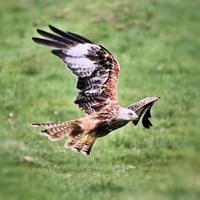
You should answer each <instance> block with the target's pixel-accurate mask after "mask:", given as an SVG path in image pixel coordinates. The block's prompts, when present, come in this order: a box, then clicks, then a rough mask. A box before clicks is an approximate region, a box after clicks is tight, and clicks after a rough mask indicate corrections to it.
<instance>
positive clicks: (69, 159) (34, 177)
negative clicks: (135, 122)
mask: <svg viewBox="0 0 200 200" xmlns="http://www.w3.org/2000/svg"><path fill="white" fill-rule="evenodd" d="M199 6H200V3H199V1H198V0H196V1H195V0H193V1H188V0H168V1H167V0H166V1H164V0H134V1H133V0H126V1H123V3H122V1H120V0H118V1H112V2H111V1H110V2H108V1H107V0H103V1H89V0H87V1H81V0H78V1H57V2H56V1H53V0H45V1H42V0H19V1H14V0H9V1H1V2H0V24H1V29H0V199H2V200H11V199H12V200H21V199H29V200H32V199H34V200H35V199H42V200H46V199H48V200H51V199H52V200H53V199H59V200H62V199H65V200H67V199H76V200H78V199H88V200H90V199H95V200H98V199H109V200H112V199H113V200H119V199H120V200H125V199H141V200H142V199H174V200H177V199H181V200H184V199H199V196H200V159H199V151H200V145H199V141H200V134H199V127H198V125H199V112H200V109H199V99H198V98H199V89H200V88H199V78H200V77H199V74H200V67H199V65H200V62H199V51H200V40H199V32H200V24H199V21H200V12H199ZM48 23H51V24H53V25H56V26H57V27H60V28H63V29H64V30H70V31H73V32H77V33H81V34H83V35H85V36H87V37H88V38H90V39H91V40H94V41H96V42H97V43H100V44H102V45H104V46H105V47H106V48H108V49H109V50H110V51H112V52H113V53H114V54H115V56H116V57H117V59H118V60H119V62H120V63H121V75H120V81H119V101H120V103H121V104H122V105H124V106H127V105H129V104H131V103H132V102H134V101H136V100H139V99H140V98H143V97H145V96H149V95H157V96H161V97H162V99H161V100H160V102H159V103H157V104H156V105H155V107H154V108H153V124H154V127H153V128H152V129H151V130H144V128H143V127H142V126H141V125H139V126H138V127H134V126H132V125H131V124H129V125H128V126H126V127H125V128H123V129H120V130H117V131H115V132H114V133H112V134H110V135H109V136H107V137H105V138H102V139H100V140H99V141H97V143H96V145H95V147H94V148H93V151H92V154H91V156H89V157H83V156H81V155H78V154H74V153H72V152H69V151H67V150H65V149H64V148H63V143H64V141H60V142H57V143H52V142H50V141H48V140H47V139H46V138H43V137H40V136H38V135H37V134H36V131H34V130H32V129H31V128H30V127H29V126H28V124H29V123H31V122H45V121H53V122H54V121H63V120H69V119H73V118H77V117H80V116H82V115H83V114H82V113H81V111H79V110H78V109H77V108H76V106H75V105H74V104H73V100H74V97H75V94H76V92H75V82H76V80H75V79H74V77H72V76H71V74H70V73H68V72H67V71H66V70H65V69H64V67H63V65H62V64H61V62H60V61H59V59H57V58H56V57H54V56H51V55H50V53H49V50H48V49H47V48H42V47H41V46H40V47H39V46H37V45H35V44H34V43H33V42H32V41H31V37H32V36H33V35H35V29H36V27H40V28H44V29H46V28H47V25H48Z"/></svg>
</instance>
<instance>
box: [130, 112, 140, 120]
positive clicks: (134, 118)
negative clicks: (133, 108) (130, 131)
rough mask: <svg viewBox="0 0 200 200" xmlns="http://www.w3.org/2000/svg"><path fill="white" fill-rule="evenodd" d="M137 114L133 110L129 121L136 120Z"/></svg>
mask: <svg viewBox="0 0 200 200" xmlns="http://www.w3.org/2000/svg"><path fill="white" fill-rule="evenodd" d="M138 119H139V116H138V115H137V114H136V113H135V112H134V114H133V115H132V116H131V121H135V120H138Z"/></svg>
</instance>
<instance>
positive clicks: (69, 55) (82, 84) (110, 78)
mask: <svg viewBox="0 0 200 200" xmlns="http://www.w3.org/2000/svg"><path fill="white" fill-rule="evenodd" d="M49 28H50V29H51V31H53V32H54V34H52V33H48V32H46V31H43V30H40V29H37V32H38V33H39V34H40V35H42V36H43V37H45V38H48V39H43V38H37V37H33V38H32V39H33V41H35V42H36V43H39V44H42V45H46V46H50V47H53V48H55V49H53V50H52V53H53V54H54V55H56V56H58V57H59V58H61V59H62V60H63V62H64V63H65V65H66V66H67V68H68V69H70V71H71V72H72V73H73V74H74V75H75V76H77V77H78V82H77V89H78V91H79V92H78V96H77V97H76V99H75V101H74V103H75V104H78V106H79V107H80V108H81V109H82V110H84V111H85V112H86V113H87V114H91V113H92V112H95V111H96V112H98V111H99V110H101V109H102V108H104V107H105V106H110V105H118V103H117V81H118V74H119V64H118V62H117V61H116V60H115V59H114V57H113V56H112V54H111V53H110V52H109V51H108V50H107V49H105V48H104V47H102V46H100V45H97V44H94V43H93V42H91V41H90V40H88V39H86V38H84V37H82V36H80V35H77V34H74V33H71V32H63V31H61V30H59V29H57V28H55V27H53V26H51V25H49Z"/></svg>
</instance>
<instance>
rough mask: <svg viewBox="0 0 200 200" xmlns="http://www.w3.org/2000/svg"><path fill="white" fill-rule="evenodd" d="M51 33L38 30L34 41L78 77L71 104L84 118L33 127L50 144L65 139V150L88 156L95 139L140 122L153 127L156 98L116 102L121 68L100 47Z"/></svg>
mask: <svg viewBox="0 0 200 200" xmlns="http://www.w3.org/2000/svg"><path fill="white" fill-rule="evenodd" d="M49 28H50V30H51V31H52V33H49V32H46V31H43V30H40V29H37V32H38V34H40V35H41V36H42V38H38V37H33V38H32V39H33V41H34V42H36V43H38V44H41V45H46V46H49V47H51V48H53V50H52V51H51V52H52V53H53V54H54V55H56V56H58V57H59V58H60V59H61V60H62V61H63V62H64V64H65V66H66V67H67V68H68V69H69V70H70V71H71V72H72V74H74V75H75V76H76V77H77V85H76V88H77V89H78V95H77V97H76V99H75V101H74V103H75V104H77V105H78V107H79V108H80V109H82V110H83V111H84V112H85V116H84V117H82V118H79V119H75V120H70V121H65V122H61V123H35V124H32V125H33V126H34V127H40V128H41V129H42V130H41V132H40V133H41V134H42V135H45V136H47V137H48V139H50V140H52V141H57V140H61V139H63V138H64V137H65V136H66V137H67V138H68V139H67V141H66V142H65V145H64V147H65V148H68V149H71V150H73V151H75V152H80V153H82V154H85V155H89V154H90V152H91V148H92V146H93V144H94V143H95V141H96V139H97V138H99V137H102V136H105V135H107V134H108V133H110V132H112V131H113V130H115V129H118V128H120V127H122V126H125V125H126V124H128V123H129V122H132V123H133V124H134V125H137V124H138V122H139V120H140V119H141V118H142V124H143V126H144V127H145V128H150V127H151V126H152V124H151V122H150V120H149V118H150V117H151V114H150V110H151V107H152V105H153V104H154V102H155V101H157V100H158V99H159V97H156V96H151V97H146V98H144V99H142V100H140V101H138V102H136V103H134V104H132V105H130V106H128V107H127V108H123V107H121V106H120V105H119V103H118V101H117V83H118V76H119V71H120V65H119V63H118V61H117V60H116V59H115V58H114V56H113V55H112V54H111V53H110V52H109V51H108V50H107V49H106V48H104V47H103V46H101V45H98V44H95V43H94V42H92V41H90V40H88V39H86V38H85V37H82V36H80V35H77V34H75V33H71V32H64V31H62V30H59V29H58V28H56V27H54V26H51V25H49Z"/></svg>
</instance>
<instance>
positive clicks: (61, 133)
mask: <svg viewBox="0 0 200 200" xmlns="http://www.w3.org/2000/svg"><path fill="white" fill-rule="evenodd" d="M32 126H33V127H39V128H42V129H43V130H42V131H41V132H40V133H41V134H42V135H45V136H47V137H48V138H49V139H50V140H53V141H56V140H61V139H63V138H64V137H65V136H72V137H75V136H76V135H78V134H81V133H83V130H82V128H81V126H80V123H79V121H78V120H73V121H66V122H61V123H39V124H32Z"/></svg>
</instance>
